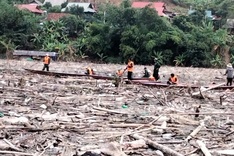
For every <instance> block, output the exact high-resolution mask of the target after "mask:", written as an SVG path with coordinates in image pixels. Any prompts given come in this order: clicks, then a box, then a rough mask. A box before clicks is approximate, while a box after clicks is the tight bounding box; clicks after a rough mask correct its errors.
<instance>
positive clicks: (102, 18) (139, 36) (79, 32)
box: [0, 0, 234, 67]
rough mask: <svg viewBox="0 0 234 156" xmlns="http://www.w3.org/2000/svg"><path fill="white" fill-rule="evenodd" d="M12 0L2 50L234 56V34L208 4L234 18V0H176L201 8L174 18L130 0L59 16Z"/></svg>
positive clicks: (0, 29)
mask: <svg viewBox="0 0 234 156" xmlns="http://www.w3.org/2000/svg"><path fill="white" fill-rule="evenodd" d="M12 2H13V1H12V0H2V1H0V13H1V14H0V43H1V44H2V45H3V46H1V47H0V50H1V51H2V52H3V51H9V50H12V49H15V48H18V49H29V50H44V51H55V50H58V51H59V54H60V55H59V56H60V57H59V59H62V60H69V61H75V60H78V59H90V60H95V61H101V62H112V63H123V62H125V61H126V60H127V59H128V58H130V57H131V58H133V59H134V61H135V62H136V63H137V64H151V63H153V58H155V57H157V58H158V59H159V61H160V62H161V63H162V64H166V65H178V66H199V67H210V66H214V67H220V66H222V65H224V58H225V57H226V55H228V56H229V57H230V58H231V61H234V50H233V48H232V46H233V37H232V35H230V34H229V33H228V31H227V30H226V29H224V28H223V23H222V21H220V23H219V27H215V23H214V21H212V20H211V19H209V18H206V16H205V10H206V9H210V10H212V11H213V12H214V13H215V14H216V15H218V16H220V17H222V20H226V19H227V18H233V14H232V13H231V12H232V10H233V8H234V4H232V3H229V1H228V0H222V1H221V0H220V1H218V0H216V1H214V2H212V1H210V2H209V4H208V3H207V5H206V7H200V6H204V5H202V4H203V3H205V1H204V2H203V1H202V0H201V1H200V2H197V3H191V1H185V0H184V1H183V0H177V1H174V2H175V3H177V4H179V5H182V4H183V5H185V6H189V5H193V6H194V8H195V9H196V11H195V12H194V13H193V14H191V15H186V16H185V15H180V16H176V17H174V18H173V19H168V18H166V17H159V16H158V15H157V12H156V11H155V10H154V9H152V8H149V7H146V8H143V9H134V8H132V7H131V3H130V2H129V1H127V0H126V1H123V2H122V4H121V5H120V6H114V5H110V4H103V5H102V6H100V7H99V8H100V10H99V11H98V13H96V14H94V15H93V16H91V15H87V14H84V13H83V9H81V8H79V7H74V8H70V9H69V10H66V12H69V13H70V14H71V15H70V16H66V17H63V18H62V19H60V20H59V21H45V20H43V17H39V16H36V15H34V14H31V13H29V12H27V11H21V10H18V9H17V8H16V7H14V6H13V5H12ZM17 2H18V3H24V2H25V1H23V0H18V1H17ZM206 2H207V1H206ZM65 6H66V4H62V6H57V7H52V6H51V5H50V4H48V3H47V4H45V5H44V6H43V8H44V9H47V11H48V12H59V10H61V8H65ZM41 21H43V24H40V23H41ZM229 49H230V50H229ZM229 51H230V53H229Z"/></svg>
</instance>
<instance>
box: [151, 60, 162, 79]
mask: <svg viewBox="0 0 234 156" xmlns="http://www.w3.org/2000/svg"><path fill="white" fill-rule="evenodd" d="M159 68H160V64H159V61H158V59H157V58H155V59H154V72H153V77H154V78H155V80H156V81H157V80H158V79H159V78H160V77H159V74H158V73H159Z"/></svg>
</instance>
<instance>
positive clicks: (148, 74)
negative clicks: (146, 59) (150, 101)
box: [143, 67, 155, 81]
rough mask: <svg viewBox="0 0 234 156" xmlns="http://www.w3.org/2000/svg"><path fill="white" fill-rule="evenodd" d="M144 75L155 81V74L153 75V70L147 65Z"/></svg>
mask: <svg viewBox="0 0 234 156" xmlns="http://www.w3.org/2000/svg"><path fill="white" fill-rule="evenodd" d="M143 77H146V78H149V80H150V81H155V78H154V76H153V75H152V72H151V71H150V70H148V69H147V68H146V67H145V68H144V75H143Z"/></svg>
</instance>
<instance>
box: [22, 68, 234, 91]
mask: <svg viewBox="0 0 234 156" xmlns="http://www.w3.org/2000/svg"><path fill="white" fill-rule="evenodd" d="M24 69H25V70H26V71H28V72H31V73H34V74H40V75H47V76H73V77H82V76H88V77H92V78H94V79H101V80H114V78H115V77H114V76H105V75H86V74H82V73H62V72H52V71H49V72H48V71H42V70H33V69H27V68H24ZM124 79H127V78H124ZM130 83H133V84H141V85H144V86H150V87H175V88H188V87H190V88H200V87H201V86H197V85H188V84H177V85H168V84H166V82H161V81H150V80H149V79H148V78H133V79H132V80H131V82H130ZM208 87H209V86H206V87H205V88H208ZM233 88H234V86H219V87H217V88H215V89H233Z"/></svg>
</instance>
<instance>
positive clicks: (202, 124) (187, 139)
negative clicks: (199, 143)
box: [185, 123, 205, 141]
mask: <svg viewBox="0 0 234 156" xmlns="http://www.w3.org/2000/svg"><path fill="white" fill-rule="evenodd" d="M204 126H205V125H204V123H201V124H200V125H199V126H198V127H197V128H196V129H194V130H193V131H192V133H190V134H189V136H188V137H187V138H186V139H185V141H189V140H190V139H191V138H193V137H194V136H195V135H196V134H197V133H198V132H199V131H200V130H201V129H202V128H203V127H204Z"/></svg>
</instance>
